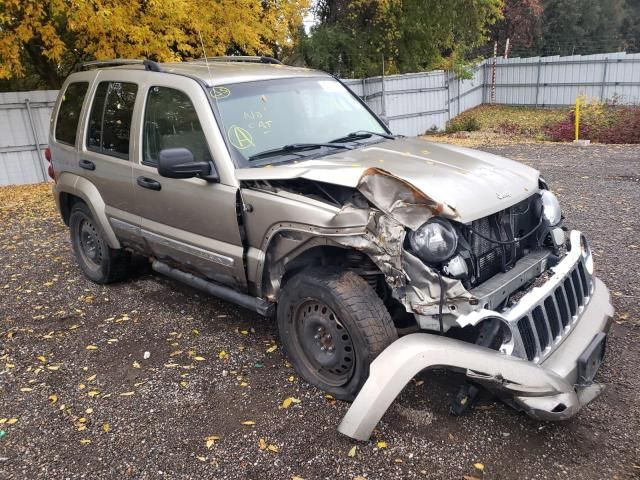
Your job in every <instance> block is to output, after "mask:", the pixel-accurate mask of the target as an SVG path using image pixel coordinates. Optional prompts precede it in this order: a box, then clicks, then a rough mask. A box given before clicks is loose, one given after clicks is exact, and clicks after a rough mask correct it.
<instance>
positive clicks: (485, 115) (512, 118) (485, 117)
mask: <svg viewBox="0 0 640 480" xmlns="http://www.w3.org/2000/svg"><path fill="white" fill-rule="evenodd" d="M569 112H570V109H569V108H553V109H551V108H531V107H514V106H508V105H480V106H479V107H476V108H473V109H471V110H467V111H466V112H463V113H461V114H460V115H458V116H457V117H455V118H453V119H451V120H450V121H449V122H447V128H446V133H456V132H463V131H465V132H472V131H480V132H490V133H497V134H501V135H507V136H518V137H531V138H537V139H539V140H544V139H545V138H544V137H545V132H546V131H547V129H548V128H549V127H550V126H552V125H554V124H556V123H558V122H560V121H562V120H564V119H566V118H567V115H568V114H569ZM468 127H471V128H468Z"/></svg>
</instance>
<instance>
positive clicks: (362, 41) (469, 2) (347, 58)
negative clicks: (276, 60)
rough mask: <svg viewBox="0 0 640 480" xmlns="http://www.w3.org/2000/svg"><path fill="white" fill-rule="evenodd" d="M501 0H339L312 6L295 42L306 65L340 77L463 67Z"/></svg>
mask: <svg viewBox="0 0 640 480" xmlns="http://www.w3.org/2000/svg"><path fill="white" fill-rule="evenodd" d="M502 6H503V3H502V0H451V1H449V2H442V1H439V0H355V1H351V2H345V1H340V0H332V1H321V2H319V3H318V5H317V7H316V8H317V10H316V14H317V17H318V19H319V23H318V25H316V26H315V27H314V28H312V30H311V32H310V35H309V36H308V38H305V39H304V40H303V41H302V42H301V44H300V45H299V51H300V52H301V53H300V55H301V56H302V57H304V58H305V59H306V60H307V62H308V64H309V65H311V66H313V67H316V68H321V69H323V70H328V71H331V72H333V73H336V74H339V75H342V76H354V77H360V76H371V75H379V74H380V73H381V72H382V63H383V58H384V62H385V71H386V73H398V72H400V73H402V72H415V71H421V70H429V69H433V68H452V69H458V70H463V69H464V67H465V65H466V62H467V61H468V60H469V59H470V52H472V51H473V49H474V48H476V47H478V46H479V45H482V44H483V43H484V42H486V39H487V32H488V29H489V27H490V26H491V25H492V24H493V23H495V21H496V20H498V19H499V18H501V10H502Z"/></svg>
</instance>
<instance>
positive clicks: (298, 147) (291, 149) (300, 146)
mask: <svg viewBox="0 0 640 480" xmlns="http://www.w3.org/2000/svg"><path fill="white" fill-rule="evenodd" d="M322 147H327V148H344V149H346V150H353V147H349V146H348V145H342V144H339V143H337V142H331V143H292V144H291V145H284V146H283V147H279V148H273V149H271V150H265V151H264V152H260V153H256V154H255V155H251V156H250V157H249V160H259V159H261V158H268V157H275V156H276V155H280V154H283V153H297V152H303V151H306V150H315V149H318V148H322Z"/></svg>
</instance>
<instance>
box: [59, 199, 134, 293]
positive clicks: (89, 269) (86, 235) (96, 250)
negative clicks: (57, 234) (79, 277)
mask: <svg viewBox="0 0 640 480" xmlns="http://www.w3.org/2000/svg"><path fill="white" fill-rule="evenodd" d="M69 228H70V230H71V245H72V246H73V252H74V254H75V256H76V261H77V262H78V265H79V266H80V269H81V270H82V272H83V273H84V274H85V275H86V276H87V277H88V278H89V279H90V280H93V281H94V282H96V283H111V282H115V281H118V280H122V279H123V278H125V277H126V275H127V273H128V268H129V261H130V255H129V253H128V252H125V251H124V250H117V249H113V248H110V247H109V245H108V244H107V242H106V239H105V236H104V233H103V232H102V229H101V228H100V226H99V225H98V223H97V222H96V221H95V219H94V218H93V215H91V211H90V210H89V207H87V205H86V204H84V203H76V204H75V205H74V206H73V208H72V209H71V214H70V216H69Z"/></svg>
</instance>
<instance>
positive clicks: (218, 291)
mask: <svg viewBox="0 0 640 480" xmlns="http://www.w3.org/2000/svg"><path fill="white" fill-rule="evenodd" d="M151 268H152V269H153V270H154V271H156V272H158V273H160V274H162V275H166V276H167V277H170V278H173V279H174V280H178V281H179V282H182V283H186V284H187V285H190V286H192V287H193V288H197V289H198V290H201V291H203V292H205V293H208V294H209V295H213V296H214V297H218V298H219V299H221V300H226V301H227V302H232V303H235V304H237V305H240V306H241V307H244V308H247V309H249V310H252V311H254V312H256V313H258V314H260V315H262V316H263V317H271V316H272V315H273V312H274V309H275V305H274V304H273V303H269V302H267V301H266V300H263V299H262V298H257V297H252V296H250V295H247V294H245V293H240V292H237V291H236V290H233V289H232V288H229V287H226V286H224V285H220V284H218V283H214V282H210V281H208V280H205V279H203V278H200V277H196V276H195V275H193V274H191V273H188V272H183V271H182V270H178V269H177V268H172V267H170V266H169V265H167V264H166V263H163V262H160V261H158V260H154V261H153V263H152V264H151Z"/></svg>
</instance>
